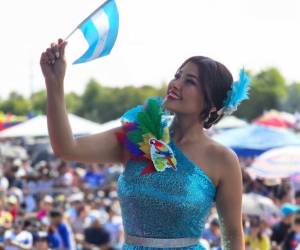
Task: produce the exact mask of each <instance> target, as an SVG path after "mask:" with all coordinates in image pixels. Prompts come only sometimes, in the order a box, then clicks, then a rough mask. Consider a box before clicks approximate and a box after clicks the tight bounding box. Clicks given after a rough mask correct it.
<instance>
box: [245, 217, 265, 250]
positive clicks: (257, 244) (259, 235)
mask: <svg viewBox="0 0 300 250" xmlns="http://www.w3.org/2000/svg"><path fill="white" fill-rule="evenodd" d="M245 243H246V246H248V247H249V249H257V250H269V249H270V248H271V243H270V239H269V237H268V236H266V235H264V234H263V230H262V225H261V220H260V218H259V217H253V218H251V219H250V232H249V234H248V235H246V237H245Z"/></svg>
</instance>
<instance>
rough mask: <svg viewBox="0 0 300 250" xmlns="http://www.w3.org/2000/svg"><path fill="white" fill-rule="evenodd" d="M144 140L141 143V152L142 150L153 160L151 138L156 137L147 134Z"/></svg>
mask: <svg viewBox="0 0 300 250" xmlns="http://www.w3.org/2000/svg"><path fill="white" fill-rule="evenodd" d="M143 138H144V140H143V142H140V143H139V146H140V150H142V151H143V152H144V154H145V156H146V157H147V158H148V159H151V155H150V144H149V140H150V139H151V138H154V136H153V135H152V134H151V133H147V134H144V135H143Z"/></svg>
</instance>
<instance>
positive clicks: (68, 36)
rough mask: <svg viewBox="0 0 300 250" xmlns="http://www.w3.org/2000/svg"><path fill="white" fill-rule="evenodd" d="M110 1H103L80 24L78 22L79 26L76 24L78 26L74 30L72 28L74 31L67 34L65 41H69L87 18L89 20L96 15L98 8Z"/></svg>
mask: <svg viewBox="0 0 300 250" xmlns="http://www.w3.org/2000/svg"><path fill="white" fill-rule="evenodd" d="M109 1H111V0H106V1H105V2H104V3H102V4H101V5H100V6H99V7H98V8H97V9H95V10H94V11H93V12H92V13H91V14H90V15H89V16H88V17H87V18H85V19H84V20H83V21H82V22H81V23H80V24H78V25H77V26H76V28H75V29H74V30H72V32H70V34H69V35H67V36H66V38H65V41H67V40H68V39H69V38H70V36H72V35H73V34H74V33H75V31H76V30H77V29H78V28H79V27H80V26H81V25H82V24H83V23H84V22H85V21H86V20H88V19H89V18H90V17H91V16H92V15H94V14H95V13H96V12H97V11H98V10H100V9H101V8H102V7H103V6H104V5H105V4H107V3H108V2H109Z"/></svg>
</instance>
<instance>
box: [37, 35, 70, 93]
mask: <svg viewBox="0 0 300 250" xmlns="http://www.w3.org/2000/svg"><path fill="white" fill-rule="evenodd" d="M66 45H67V42H66V41H63V40H62V39H59V40H58V42H57V43H51V46H50V47H49V48H47V49H46V51H45V52H43V53H42V55H41V59H40V65H41V69H42V72H43V75H44V77H45V81H46V86H47V87H49V85H51V86H53V85H56V86H54V87H55V88H58V87H62V86H63V82H64V77H65V73H66V66H67V64H66V58H65V47H66Z"/></svg>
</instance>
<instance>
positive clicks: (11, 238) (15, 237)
mask: <svg viewBox="0 0 300 250" xmlns="http://www.w3.org/2000/svg"><path fill="white" fill-rule="evenodd" d="M29 226H30V221H26V220H25V221H23V220H20V219H17V220H16V221H15V223H14V228H13V229H9V230H6V231H5V233H4V250H31V249H32V244H33V236H32V234H31V233H30V232H29V231H28V230H27V228H28V227H29Z"/></svg>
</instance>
